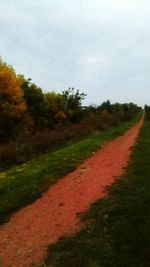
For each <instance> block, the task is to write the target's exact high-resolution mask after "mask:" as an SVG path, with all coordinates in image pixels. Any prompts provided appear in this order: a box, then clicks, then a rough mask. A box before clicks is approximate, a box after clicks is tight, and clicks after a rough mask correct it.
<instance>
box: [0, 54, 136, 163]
mask: <svg viewBox="0 0 150 267" xmlns="http://www.w3.org/2000/svg"><path fill="white" fill-rule="evenodd" d="M85 97H86V94H85V93H80V91H79V90H76V89H74V88H68V89H67V90H65V91H62V93H56V92H48V93H44V92H43V90H42V89H41V88H39V87H38V86H37V85H36V84H34V83H33V82H32V80H31V79H26V78H25V77H24V76H23V75H17V74H16V72H15V70H14V69H13V67H12V66H9V65H8V64H6V63H5V62H4V61H3V60H2V59H0V144H1V146H0V158H1V161H5V162H7V164H11V163H16V162H17V163H21V162H24V161H25V160H26V159H29V158H32V157H33V156H35V155H37V154H39V153H43V152H45V151H47V150H49V149H53V148H54V147H56V146H59V145H61V144H63V143H64V142H66V141H68V140H72V139H74V138H79V137H81V136H85V135H87V134H89V133H90V132H92V131H95V130H105V129H107V128H109V127H112V126H117V125H118V124H119V123H121V122H123V121H127V120H130V119H132V118H133V117H134V116H135V115H136V114H137V112H138V111H139V107H137V105H135V104H133V103H129V104H119V103H116V104H111V103H110V101H109V100H108V101H106V102H104V103H102V104H101V105H99V106H86V107H83V106H82V100H83V99H84V98H85Z"/></svg>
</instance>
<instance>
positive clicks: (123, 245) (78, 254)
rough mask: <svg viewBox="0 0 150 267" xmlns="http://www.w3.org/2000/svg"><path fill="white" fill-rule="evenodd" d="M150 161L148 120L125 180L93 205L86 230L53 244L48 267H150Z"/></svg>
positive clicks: (88, 213) (111, 188)
mask: <svg viewBox="0 0 150 267" xmlns="http://www.w3.org/2000/svg"><path fill="white" fill-rule="evenodd" d="M149 159H150V122H147V121H146V122H145V123H144V126H143V128H142V130H141V133H140V136H139V138H138V141H137V144H136V146H135V147H134V149H133V154H132V158H131V162H130V164H129V166H128V168H127V170H126V173H125V175H124V177H120V178H118V180H117V181H116V182H115V183H114V184H113V185H112V186H110V187H108V192H109V194H108V196H107V197H105V198H104V199H101V200H99V201H97V202H96V203H94V204H93V205H92V206H91V207H90V209H89V210H88V212H87V213H86V214H85V215H84V220H87V221H88V222H89V223H88V225H87V226H86V227H85V228H84V229H82V230H81V231H79V232H78V233H77V234H76V235H74V236H71V237H69V238H65V237H63V238H61V239H60V241H59V242H58V243H57V244H55V245H51V246H49V249H48V256H47V259H46V261H45V265H44V266H53V267H70V266H71V267H81V266H82V267H148V266H149V263H150V239H149V237H150V228H149V226H150V208H149V203H150V194H149V193H150V164H149ZM122 178H123V179H122Z"/></svg>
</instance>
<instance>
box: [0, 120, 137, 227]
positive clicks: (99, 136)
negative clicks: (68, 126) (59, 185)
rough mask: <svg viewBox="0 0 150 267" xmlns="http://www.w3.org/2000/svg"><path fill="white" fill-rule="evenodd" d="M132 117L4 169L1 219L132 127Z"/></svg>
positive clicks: (0, 189)
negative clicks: (21, 163) (103, 130)
mask: <svg viewBox="0 0 150 267" xmlns="http://www.w3.org/2000/svg"><path fill="white" fill-rule="evenodd" d="M138 119H139V115H138V116H137V117H136V118H135V119H134V120H132V121H130V122H127V123H124V124H122V125H121V126H119V127H116V128H112V129H111V130H107V131H106V132H101V133H95V134H92V135H90V136H89V137H87V138H85V139H84V140H82V141H78V142H74V143H72V144H70V145H68V146H66V147H64V148H62V149H59V150H57V151H55V152H50V153H47V154H44V155H42V156H40V157H38V158H35V159H33V160H31V161H29V162H27V163H26V164H23V165H20V166H17V167H14V168H11V169H9V170H8V171H5V172H1V173H0V223H4V222H6V221H7V220H8V219H9V218H10V215H11V214H12V213H13V212H15V211H17V210H18V209H20V208H21V207H23V206H25V205H27V204H29V203H31V202H33V201H34V200H36V199H37V198H39V197H40V196H41V194H42V193H43V192H44V191H46V190H47V189H48V187H49V186H50V185H51V184H53V183H55V182H56V181H57V180H58V179H59V178H60V177H62V176H64V175H65V174H67V173H68V172H70V171H72V170H74V169H75V168H76V167H77V165H78V164H80V163H81V162H82V161H83V160H84V159H85V158H87V157H88V156H89V155H90V154H91V153H93V152H94V151H96V150H97V149H99V148H100V147H101V146H102V145H103V144H104V143H105V142H106V141H108V140H110V139H112V138H114V137H116V136H118V135H120V134H122V133H123V132H124V131H126V130H127V129H128V128H130V127H131V126H132V125H133V124H134V123H135V122H136V121H137V120H138Z"/></svg>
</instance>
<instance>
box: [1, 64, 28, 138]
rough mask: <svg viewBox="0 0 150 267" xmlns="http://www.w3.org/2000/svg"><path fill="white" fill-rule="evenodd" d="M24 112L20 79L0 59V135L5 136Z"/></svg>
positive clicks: (24, 106)
mask: <svg viewBox="0 0 150 267" xmlns="http://www.w3.org/2000/svg"><path fill="white" fill-rule="evenodd" d="M25 110H26V105H25V102H24V99H23V92H22V90H21V79H20V78H19V76H17V75H16V73H15V71H14V69H13V68H12V67H11V66H9V65H7V64H6V63H5V62H3V61H2V60H1V59H0V134H1V135H3V134H4V133H5V134H6V135H7V133H6V130H7V131H9V130H10V131H12V129H10V127H12V128H13V126H14V124H15V123H16V122H17V121H18V120H20V119H21V118H22V116H23V115H24V113H25Z"/></svg>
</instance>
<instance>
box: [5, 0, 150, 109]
mask: <svg viewBox="0 0 150 267" xmlns="http://www.w3.org/2000/svg"><path fill="white" fill-rule="evenodd" d="M0 56H1V57H2V59H3V60H4V61H6V62H7V63H8V64H11V65H12V66H13V67H14V68H15V70H16V72H17V73H22V74H24V75H25V77H26V78H29V77H31V78H32V80H33V82H35V83H36V84H37V85H38V86H40V87H41V88H42V89H43V90H44V91H52V90H54V91H57V92H61V91H62V90H64V89H67V88H68V87H75V88H77V89H79V90H80V91H81V92H85V93H87V94H88V96H87V97H86V103H87V104H100V103H101V102H102V101H104V100H107V99H110V100H111V101H112V102H135V103H137V104H139V105H143V104H145V103H147V104H150V1H149V0H26V1H23V0H22V1H21V0H0Z"/></svg>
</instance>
